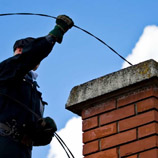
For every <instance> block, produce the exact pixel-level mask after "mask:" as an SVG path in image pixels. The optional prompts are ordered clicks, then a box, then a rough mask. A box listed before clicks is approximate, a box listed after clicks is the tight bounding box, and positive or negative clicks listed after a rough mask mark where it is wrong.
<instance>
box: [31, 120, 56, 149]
mask: <svg viewBox="0 0 158 158" xmlns="http://www.w3.org/2000/svg"><path fill="white" fill-rule="evenodd" d="M56 131H57V126H56V124H55V122H54V120H53V119H52V118H50V117H46V118H42V119H40V120H39V121H38V122H37V127H36V129H35V132H33V135H32V140H33V146H43V145H47V144H49V143H50V142H51V140H52V138H53V136H54V133H55V132H56Z"/></svg>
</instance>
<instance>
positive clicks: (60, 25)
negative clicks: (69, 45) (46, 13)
mask: <svg viewBox="0 0 158 158" xmlns="http://www.w3.org/2000/svg"><path fill="white" fill-rule="evenodd" d="M73 25H74V22H73V21H72V19H71V18H69V17H68V16H66V15H59V16H58V17H57V19H56V26H55V27H54V29H53V30H52V31H50V33H49V34H50V35H52V36H53V37H55V39H56V41H57V42H58V43H61V42H62V39H63V35H64V34H65V33H66V32H67V31H68V30H69V29H71V27H72V26H73Z"/></svg>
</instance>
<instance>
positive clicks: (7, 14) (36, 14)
mask: <svg viewBox="0 0 158 158" xmlns="http://www.w3.org/2000/svg"><path fill="white" fill-rule="evenodd" d="M9 15H35V16H43V17H48V18H53V19H56V17H54V16H51V15H47V14H38V13H5V14H0V16H9ZM74 27H75V28H77V29H79V30H81V31H83V32H85V33H87V34H89V35H90V36H92V37H94V38H95V39H97V40H98V41H99V42H101V43H102V44H104V45H105V46H107V47H108V48H109V49H110V50H111V51H112V52H114V53H115V54H116V55H118V56H119V57H120V58H121V59H123V60H124V61H126V62H127V63H128V64H129V65H131V66H132V63H131V62H129V61H128V60H127V59H125V58H124V57H123V56H122V55H120V54H119V53H118V52H117V51H116V50H114V49H113V48H112V47H110V46H109V45H108V44H106V43H105V42H104V41H103V40H101V39H100V38H98V37H97V36H95V35H93V34H92V33H90V32H88V31H87V30H85V29H83V28H80V27H79V26H76V25H74Z"/></svg>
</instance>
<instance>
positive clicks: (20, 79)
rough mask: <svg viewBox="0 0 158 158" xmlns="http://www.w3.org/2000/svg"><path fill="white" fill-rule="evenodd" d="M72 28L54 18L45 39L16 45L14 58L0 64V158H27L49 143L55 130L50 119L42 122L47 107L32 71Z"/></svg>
mask: <svg viewBox="0 0 158 158" xmlns="http://www.w3.org/2000/svg"><path fill="white" fill-rule="evenodd" d="M73 25H74V23H73V21H72V19H71V18H69V17H68V16H66V15H60V16H58V17H57V19H56V25H55V27H54V29H53V30H52V31H51V32H50V33H49V34H48V35H47V36H45V37H39V38H32V37H29V38H25V39H21V40H18V41H16V42H15V44H14V46H13V50H14V56H13V57H10V58H8V59H6V60H4V61H3V62H1V63H0V158H11V157H12V158H31V151H32V147H33V146H42V145H47V144H49V143H50V142H51V140H52V137H53V136H54V132H55V131H56V130H57V127H56V124H55V122H54V120H53V119H52V118H50V117H46V118H43V112H44V106H45V104H47V103H46V102H45V101H43V99H42V93H41V92H40V91H39V90H38V84H37V82H36V81H35V78H36V74H35V73H34V72H33V71H32V70H36V69H37V68H38V66H39V64H40V62H41V61H42V60H43V59H44V58H46V57H47V56H48V55H49V54H50V52H51V50H52V48H53V46H54V44H55V43H56V42H58V43H61V42H62V38H63V35H64V34H65V33H66V32H67V31H68V30H69V29H70V28H71V27H72V26H73Z"/></svg>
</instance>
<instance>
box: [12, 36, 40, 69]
mask: <svg viewBox="0 0 158 158" xmlns="http://www.w3.org/2000/svg"><path fill="white" fill-rule="evenodd" d="M34 40H35V39H34V38H32V37H28V38H24V39H20V40H17V41H16V42H15V43H14V45H13V51H14V55H17V54H22V51H23V48H24V47H26V46H27V45H28V44H30V43H31V42H33V41H34ZM39 65H40V64H38V65H37V66H35V68H34V69H33V70H34V71H35V70H36V69H37V68H38V67H39Z"/></svg>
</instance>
